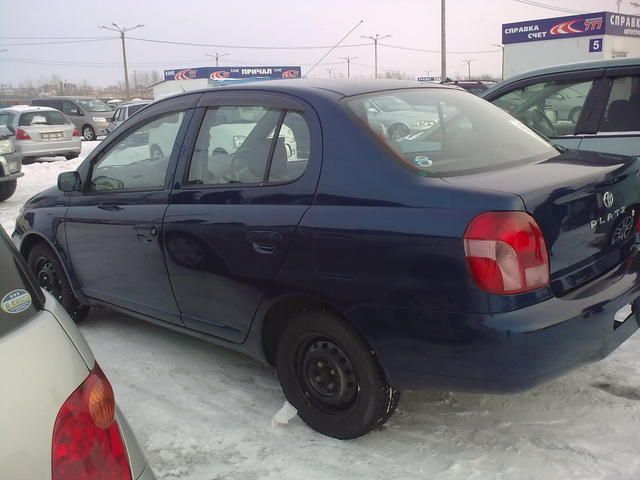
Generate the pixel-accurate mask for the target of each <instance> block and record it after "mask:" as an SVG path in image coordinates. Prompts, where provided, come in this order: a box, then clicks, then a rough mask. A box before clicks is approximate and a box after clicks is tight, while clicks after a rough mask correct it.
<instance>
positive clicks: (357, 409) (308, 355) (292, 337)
mask: <svg viewBox="0 0 640 480" xmlns="http://www.w3.org/2000/svg"><path fill="white" fill-rule="evenodd" d="M277 369H278V377H279V379H280V384H281V385H282V389H283V390H284V394H285V396H286V397H287V400H288V401H289V402H290V403H291V404H292V405H293V406H294V407H295V408H296V409H297V410H298V415H299V416H300V418H301V419H302V420H303V421H304V422H305V423H306V424H307V425H309V426H310V427H311V428H313V429H314V430H316V431H318V432H320V433H322V434H324V435H328V436H330V437H334V438H338V439H351V438H356V437H360V436H362V435H365V434H366V433H368V432H370V431H371V430H372V429H374V428H376V427H378V426H380V425H382V424H383V423H384V422H385V421H386V420H387V419H388V418H389V417H390V416H391V415H392V414H393V412H394V410H395V408H396V406H397V404H398V399H399V396H400V392H398V391H396V390H394V389H393V388H391V386H390V385H389V383H388V381H387V379H386V378H385V375H384V372H383V371H382V368H381V367H380V365H379V364H378V360H377V359H376V357H375V355H374V354H373V353H372V351H371V349H370V348H369V347H368V345H367V344H366V343H365V342H364V341H363V340H362V338H361V337H360V335H359V334H358V332H356V331H355V330H354V329H353V328H351V327H350V326H349V325H347V324H346V323H345V322H343V321H342V320H340V319H339V318H337V317H335V316H334V315H331V314H329V313H327V312H304V313H301V314H300V315H299V316H298V317H297V318H295V319H293V320H292V321H291V322H290V323H289V324H288V325H287V326H286V327H285V329H284V331H283V332H282V335H281V338H280V341H279V343H278V349H277Z"/></svg>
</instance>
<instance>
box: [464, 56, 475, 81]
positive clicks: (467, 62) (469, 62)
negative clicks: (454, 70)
mask: <svg viewBox="0 0 640 480" xmlns="http://www.w3.org/2000/svg"><path fill="white" fill-rule="evenodd" d="M475 61H476V59H475V58H468V59H466V60H463V61H462V63H466V64H467V68H468V69H469V76H468V77H467V78H468V79H469V80H471V62H475Z"/></svg>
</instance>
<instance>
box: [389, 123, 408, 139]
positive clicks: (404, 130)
mask: <svg viewBox="0 0 640 480" xmlns="http://www.w3.org/2000/svg"><path fill="white" fill-rule="evenodd" d="M387 133H388V135H389V138H390V139H391V140H398V139H399V138H403V137H406V136H407V135H409V134H410V133H411V130H409V127H407V126H406V125H405V124H404V123H394V124H393V125H391V126H390V127H389V130H388V131H387Z"/></svg>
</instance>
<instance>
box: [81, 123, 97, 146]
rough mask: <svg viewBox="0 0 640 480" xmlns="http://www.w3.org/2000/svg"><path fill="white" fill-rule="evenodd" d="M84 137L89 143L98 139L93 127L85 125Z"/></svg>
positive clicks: (83, 128)
mask: <svg viewBox="0 0 640 480" xmlns="http://www.w3.org/2000/svg"><path fill="white" fill-rule="evenodd" d="M82 136H83V137H84V139H85V140H87V141H89V142H90V141H92V140H95V139H96V138H97V137H96V131H95V130H94V129H93V127H92V126H91V125H85V126H84V127H82Z"/></svg>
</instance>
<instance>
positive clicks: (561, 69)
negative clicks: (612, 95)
mask: <svg viewBox="0 0 640 480" xmlns="http://www.w3.org/2000/svg"><path fill="white" fill-rule="evenodd" d="M634 66H640V58H638V57H635V58H614V59H610V60H595V61H590V62H576V63H569V64H566V65H555V66H553V67H546V68H541V69H539V70H531V71H529V72H524V73H521V74H519V75H516V76H513V77H510V78H508V79H507V80H505V81H504V82H500V83H498V84H497V85H496V86H494V87H492V88H491V89H489V90H487V91H486V92H484V95H487V94H490V93H491V92H493V91H495V90H498V89H499V88H501V87H502V86H503V85H508V84H510V83H514V82H518V81H520V80H525V79H527V78H532V77H540V76H543V75H553V74H556V73H568V72H579V71H582V70H594V69H598V68H614V67H634Z"/></svg>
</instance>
